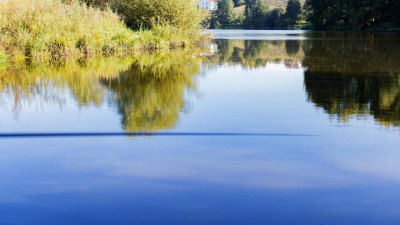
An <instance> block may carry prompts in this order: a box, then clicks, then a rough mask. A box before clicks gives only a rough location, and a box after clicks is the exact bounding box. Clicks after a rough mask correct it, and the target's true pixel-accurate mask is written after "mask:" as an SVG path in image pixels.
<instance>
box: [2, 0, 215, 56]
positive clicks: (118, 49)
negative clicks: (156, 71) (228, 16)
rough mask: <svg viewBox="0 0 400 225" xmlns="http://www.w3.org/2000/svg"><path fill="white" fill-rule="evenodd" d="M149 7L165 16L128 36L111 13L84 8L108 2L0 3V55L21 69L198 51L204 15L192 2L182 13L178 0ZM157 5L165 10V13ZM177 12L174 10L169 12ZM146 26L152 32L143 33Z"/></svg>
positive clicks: (18, 0)
mask: <svg viewBox="0 0 400 225" xmlns="http://www.w3.org/2000/svg"><path fill="white" fill-rule="evenodd" d="M140 2H141V4H150V3H149V1H147V2H146V1H140ZM151 2H152V4H153V6H152V7H153V8H152V9H153V10H155V13H160V12H164V11H165V13H164V14H162V13H161V14H159V15H158V16H157V17H155V16H154V15H153V16H154V17H153V18H147V19H146V18H141V17H140V18H141V22H140V23H141V24H142V25H143V27H142V28H141V29H139V30H138V31H132V30H131V29H129V28H127V27H126V25H125V23H124V22H123V21H122V20H121V19H120V17H119V16H118V15H117V14H116V13H114V12H112V11H111V10H110V9H109V8H103V9H102V10H101V9H99V8H97V7H100V5H99V6H97V5H96V8H94V7H92V6H87V5H91V4H100V3H103V4H108V3H109V2H108V1H101V2H100V1H93V2H92V3H90V4H89V2H87V3H88V4H84V3H80V2H79V1H78V0H7V1H0V49H3V52H4V53H6V54H7V55H8V56H9V57H8V58H9V61H11V62H13V63H25V61H26V60H29V61H41V62H48V61H51V60H57V59H58V58H62V57H75V58H79V57H83V56H86V55H93V54H113V53H119V54H121V53H123V52H127V51H134V50H139V49H158V48H174V47H181V46H190V45H199V44H200V42H203V41H206V40H207V38H208V37H207V35H203V34H201V33H200V28H201V25H200V21H201V20H202V17H201V16H202V15H203V14H202V12H201V11H200V10H198V9H197V8H196V7H193V8H191V7H190V6H193V4H194V1H192V2H187V1H185V7H187V8H190V9H184V8H185V7H183V1H180V2H179V0H174V1H170V2H168V1H167V2H165V1H164V0H162V1H161V0H159V1H158V2H157V1H151ZM172 2H174V4H178V3H180V5H179V7H178V5H172V6H169V5H168V4H172ZM133 3H134V2H133V1H129V4H128V2H126V4H127V7H133V6H132V4H133ZM161 3H165V4H167V5H168V7H167V8H164V9H163V7H162V6H161V5H162V4H161ZM113 4H117V3H115V2H114V3H113ZM124 4H125V2H123V1H122V0H121V1H119V2H118V6H122V5H124ZM188 4H189V7H188ZM175 6H176V7H178V8H176V9H174V10H172V8H174V7H175ZM128 9H129V8H126V9H125V10H128ZM157 10H159V11H157ZM163 10H164V11H163ZM177 10H178V11H177ZM142 11H143V10H142ZM134 15H135V16H140V15H139V14H134ZM134 15H133V14H129V15H127V14H126V15H125V16H127V18H131V19H133V17H129V16H134ZM149 16H151V15H149ZM138 18H139V17H138ZM188 18H189V19H188ZM138 20H139V19H138ZM138 20H135V21H138ZM162 21H164V22H162ZM146 22H148V23H149V24H150V25H151V29H144V27H146V26H147V25H148V24H147V23H146Z"/></svg>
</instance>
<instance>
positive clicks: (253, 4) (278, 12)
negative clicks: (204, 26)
mask: <svg viewBox="0 0 400 225" xmlns="http://www.w3.org/2000/svg"><path fill="white" fill-rule="evenodd" d="M241 5H245V9H244V14H243V15H235V12H234V7H237V6H241ZM302 15H303V14H302V6H301V3H300V1H299V0H289V1H288V2H287V5H286V9H285V10H284V9H281V8H275V9H272V10H270V9H269V6H268V5H267V4H265V3H264V2H263V1H262V0H235V1H232V0H220V1H219V2H218V10H216V11H214V12H212V14H211V16H210V20H209V22H210V27H211V28H235V27H244V28H267V27H286V26H290V25H295V24H297V23H298V22H300V21H301V20H302V18H303V16H302Z"/></svg>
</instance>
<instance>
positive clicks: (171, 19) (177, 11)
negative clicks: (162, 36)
mask: <svg viewBox="0 0 400 225" xmlns="http://www.w3.org/2000/svg"><path fill="white" fill-rule="evenodd" d="M109 2H110V3H109V4H110V6H111V8H112V9H113V10H115V11H116V12H118V13H120V14H121V15H123V18H124V20H125V22H126V24H127V25H128V26H129V27H131V28H133V29H140V28H142V29H151V28H153V27H154V26H155V25H158V24H162V25H170V26H173V27H176V28H179V29H181V30H182V31H185V32H186V33H187V35H190V34H191V33H192V34H198V33H199V31H200V30H201V29H203V27H202V26H201V21H203V20H204V19H205V16H206V14H205V11H202V10H198V1H197V0H110V1H109Z"/></svg>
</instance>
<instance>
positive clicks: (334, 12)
mask: <svg viewBox="0 0 400 225" xmlns="http://www.w3.org/2000/svg"><path fill="white" fill-rule="evenodd" d="M304 14H305V18H306V19H307V21H309V22H310V23H312V24H313V26H314V28H315V29H346V30H362V29H366V28H370V27H378V28H393V27H399V26H400V0H362V1H361V0H307V1H306V3H305V4H304Z"/></svg>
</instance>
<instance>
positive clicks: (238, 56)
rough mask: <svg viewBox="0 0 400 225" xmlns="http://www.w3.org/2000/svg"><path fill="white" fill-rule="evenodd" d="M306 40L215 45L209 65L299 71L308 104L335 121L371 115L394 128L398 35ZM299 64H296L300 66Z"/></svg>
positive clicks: (399, 118) (398, 114) (329, 35)
mask: <svg viewBox="0 0 400 225" xmlns="http://www.w3.org/2000/svg"><path fill="white" fill-rule="evenodd" d="M302 35H303V36H304V37H305V38H306V40H300V38H299V40H295V39H294V40H293V39H288V40H262V41H260V40H258V41H252V40H216V41H215V43H216V44H217V45H218V49H219V51H218V52H217V53H216V54H214V55H213V56H211V57H209V60H210V62H211V63H214V64H228V65H237V64H240V65H242V66H243V68H257V67H265V66H266V65H267V63H281V62H283V63H284V64H285V66H286V67H287V68H300V65H301V64H302V66H303V67H304V85H305V90H306V93H307V96H308V101H310V102H312V103H314V104H315V105H316V106H318V107H321V108H323V109H324V110H325V112H327V113H329V115H331V116H336V117H337V118H338V120H340V121H348V120H349V118H350V117H352V116H356V117H365V116H367V115H373V116H374V117H375V119H376V120H377V121H379V123H381V124H384V125H386V126H389V125H396V126H399V125H400V80H399V77H400V61H399V60H398V59H399V58H400V41H399V40H400V34H398V33H368V32H362V33H357V32H309V33H304V34H302ZM300 62H301V64H300Z"/></svg>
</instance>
